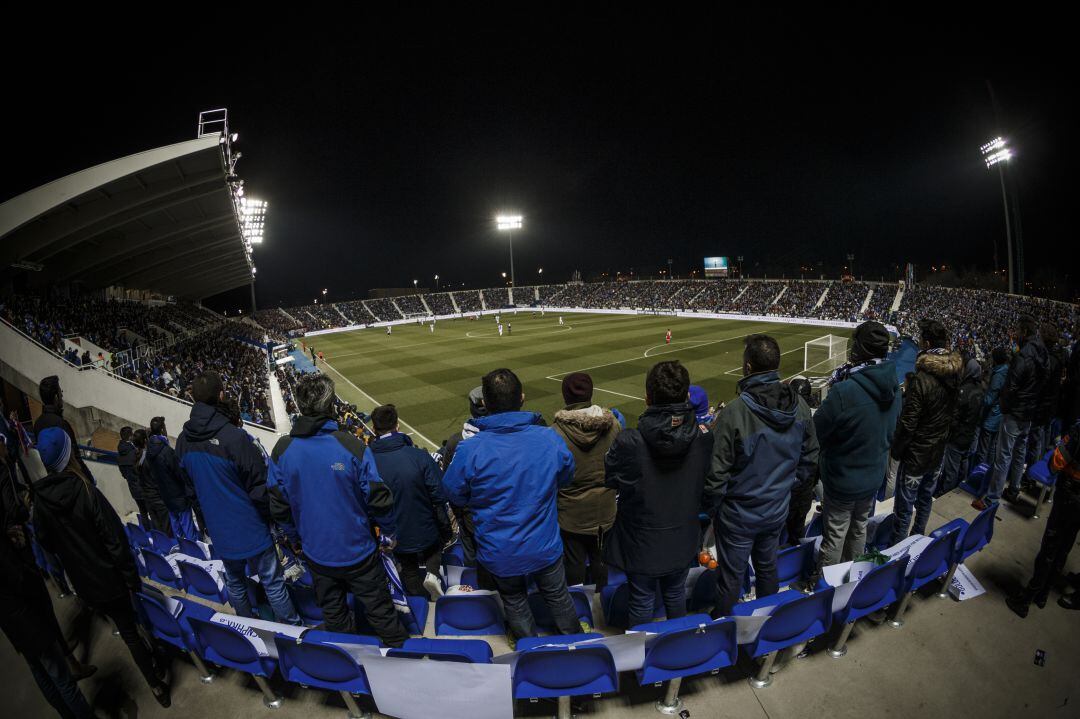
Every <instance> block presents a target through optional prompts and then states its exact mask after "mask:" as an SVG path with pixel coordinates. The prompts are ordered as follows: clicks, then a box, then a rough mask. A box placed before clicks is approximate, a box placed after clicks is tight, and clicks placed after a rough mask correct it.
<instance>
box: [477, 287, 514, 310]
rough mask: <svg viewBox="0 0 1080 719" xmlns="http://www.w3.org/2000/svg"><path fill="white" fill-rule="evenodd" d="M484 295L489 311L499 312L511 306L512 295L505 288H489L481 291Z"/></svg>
mask: <svg viewBox="0 0 1080 719" xmlns="http://www.w3.org/2000/svg"><path fill="white" fill-rule="evenodd" d="M480 292H481V294H483V295H484V304H486V305H487V308H488V309H489V310H498V309H502V308H503V307H509V306H510V294H509V293H508V292H507V291H506V288H505V287H489V288H487V289H484V290H480Z"/></svg>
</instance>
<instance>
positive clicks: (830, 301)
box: [810, 282, 870, 322]
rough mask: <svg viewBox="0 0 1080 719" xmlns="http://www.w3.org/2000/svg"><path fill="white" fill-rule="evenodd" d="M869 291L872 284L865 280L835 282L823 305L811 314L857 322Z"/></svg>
mask: <svg viewBox="0 0 1080 719" xmlns="http://www.w3.org/2000/svg"><path fill="white" fill-rule="evenodd" d="M868 292H870V286H869V285H867V284H865V283H863V282H833V283H831V284H830V285H829V293H828V294H827V295H825V299H824V300H823V301H822V303H821V305H820V306H819V307H818V308H817V309H816V310H814V311H813V312H811V313H810V314H811V315H812V316H814V317H820V318H821V319H823V320H840V321H841V322H857V321H858V320H859V318H860V313H859V310H861V309H862V306H863V303H864V302H865V301H866V295H867V293H868Z"/></svg>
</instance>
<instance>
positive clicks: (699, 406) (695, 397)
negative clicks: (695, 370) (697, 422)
mask: <svg viewBox="0 0 1080 719" xmlns="http://www.w3.org/2000/svg"><path fill="white" fill-rule="evenodd" d="M690 406H691V407H693V408H694V415H695V416H696V417H697V418H698V419H701V418H703V417H707V416H708V414H709V395H708V394H707V393H706V392H705V388H704V387H702V386H700V385H696V384H692V385H690Z"/></svg>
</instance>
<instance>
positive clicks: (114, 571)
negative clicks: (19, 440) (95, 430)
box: [32, 471, 140, 604]
mask: <svg viewBox="0 0 1080 719" xmlns="http://www.w3.org/2000/svg"><path fill="white" fill-rule="evenodd" d="M32 521H33V524H34V533H35V536H36V537H37V541H38V542H39V543H40V544H41V546H42V547H44V548H45V549H47V550H48V551H50V552H52V553H53V554H55V555H57V556H58V557H60V561H61V562H63V565H64V571H65V572H66V573H67V575H68V577H69V578H70V579H71V584H72V586H74V588H75V591H76V593H78V595H79V596H80V597H81V598H82V599H83V600H84V601H87V602H89V603H91V604H94V603H99V602H109V601H111V600H114V599H119V598H121V597H124V596H125V595H126V594H127V593H128V591H129V590H130V591H137V590H138V588H139V586H140V583H139V573H138V571H137V570H136V569H135V560H134V558H132V556H131V549H130V548H129V547H128V541H127V536H126V535H125V534H124V525H123V524H122V523H121V522H120V517H118V516H117V514H116V510H114V509H113V508H112V505H110V504H109V502H108V500H106V499H105V496H104V495H103V494H102V493H101V492H100V491H99V490H98V488H97V487H94V486H93V485H91V484H89V483H87V482H85V481H83V479H82V477H79V476H78V475H77V474H75V473H74V472H70V471H63V472H57V473H54V474H50V475H49V476H47V477H45V478H44V479H42V480H40V481H38V482H37V483H36V484H34V509H33V514H32Z"/></svg>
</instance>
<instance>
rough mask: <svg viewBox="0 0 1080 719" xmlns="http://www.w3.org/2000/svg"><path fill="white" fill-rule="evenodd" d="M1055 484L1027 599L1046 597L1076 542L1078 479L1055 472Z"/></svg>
mask: <svg viewBox="0 0 1080 719" xmlns="http://www.w3.org/2000/svg"><path fill="white" fill-rule="evenodd" d="M1058 485H1059V489H1058V491H1057V492H1056V496H1055V497H1054V504H1053V508H1052V509H1051V510H1050V517H1049V518H1048V519H1047V520H1046V530H1045V531H1044V532H1043V538H1042V544H1041V546H1040V547H1039V554H1038V555H1037V556H1036V557H1035V572H1034V574H1033V575H1032V577H1031V581H1030V582H1028V585H1027V587H1026V588H1025V590H1024V594H1025V595H1026V598H1027V600H1028V601H1031V600H1032V599H1040V600H1043V601H1045V600H1046V597H1047V596H1049V594H1050V586H1051V585H1052V584H1053V582H1054V579H1055V577H1057V575H1058V574H1060V573H1061V570H1062V568H1063V567H1064V566H1065V562H1066V560H1068V558H1069V552H1070V551H1072V548H1073V545H1074V544H1076V535H1077V534H1078V533H1080V481H1077V480H1075V479H1070V478H1068V477H1066V476H1064V475H1058Z"/></svg>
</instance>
